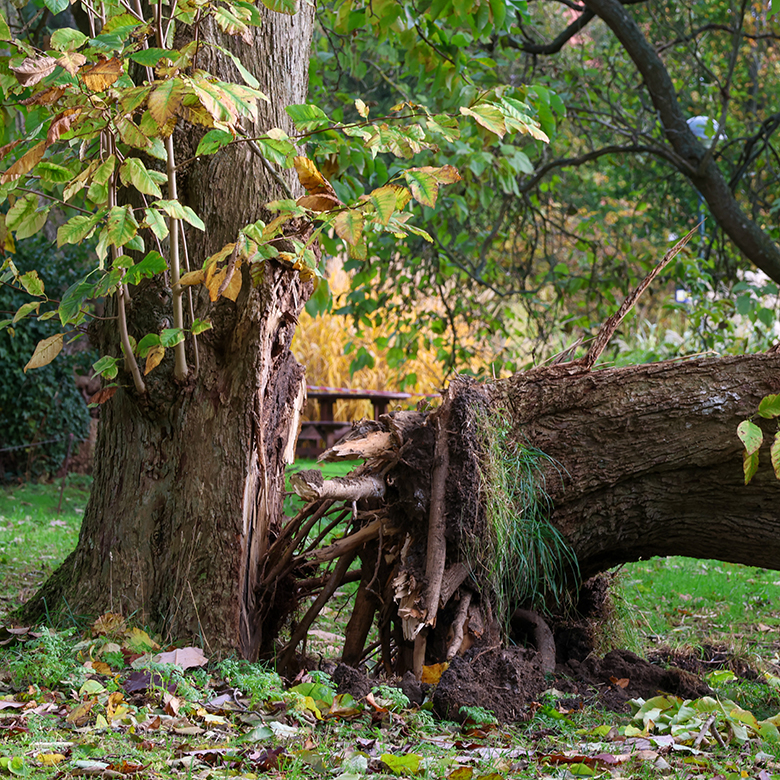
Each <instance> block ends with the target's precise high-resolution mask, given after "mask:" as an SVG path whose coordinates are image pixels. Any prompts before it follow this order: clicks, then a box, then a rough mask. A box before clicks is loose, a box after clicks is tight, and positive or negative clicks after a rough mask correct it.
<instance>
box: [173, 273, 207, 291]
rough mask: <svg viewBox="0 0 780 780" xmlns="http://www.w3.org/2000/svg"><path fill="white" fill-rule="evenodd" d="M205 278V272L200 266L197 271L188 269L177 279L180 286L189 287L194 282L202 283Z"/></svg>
mask: <svg viewBox="0 0 780 780" xmlns="http://www.w3.org/2000/svg"><path fill="white" fill-rule="evenodd" d="M205 279H206V272H205V271H204V270H203V269H202V268H201V269H200V270H199V271H189V272H188V273H186V274H184V276H182V277H181V278H180V279H179V284H180V285H181V286H182V287H191V286H192V285H194V284H203V282H204V280H205Z"/></svg>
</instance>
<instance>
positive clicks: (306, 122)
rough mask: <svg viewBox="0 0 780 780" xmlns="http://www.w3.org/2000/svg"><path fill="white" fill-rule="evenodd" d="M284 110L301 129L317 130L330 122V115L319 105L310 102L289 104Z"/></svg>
mask: <svg viewBox="0 0 780 780" xmlns="http://www.w3.org/2000/svg"><path fill="white" fill-rule="evenodd" d="M284 110H285V111H286V112H287V113H288V114H289V116H290V118H291V119H292V121H293V122H294V123H295V126H296V127H297V128H298V129H299V130H316V129H318V128H320V127H323V126H327V125H329V124H330V120H329V119H328V115H327V114H326V113H325V112H324V111H323V110H322V109H321V108H318V107H317V106H312V105H309V104H305V105H299V106H287V107H286V108H285V109H284Z"/></svg>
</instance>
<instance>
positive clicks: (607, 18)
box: [586, 0, 780, 282]
mask: <svg viewBox="0 0 780 780" xmlns="http://www.w3.org/2000/svg"><path fill="white" fill-rule="evenodd" d="M586 5H587V6H588V8H589V9H590V10H591V11H593V12H594V13H596V14H597V15H598V16H599V17H601V19H603V20H604V22H605V24H606V25H607V26H608V27H609V28H610V29H611V30H612V32H613V33H614V34H615V36H616V37H617V38H618V40H619V41H620V43H621V44H622V46H623V48H624V49H625V50H626V52H627V53H628V55H629V56H630V57H631V59H632V60H633V62H634V64H635V65H636V67H637V69H638V70H639V72H640V73H641V75H642V78H643V79H644V82H645V85H646V87H647V90H648V92H649V94H650V98H651V100H652V102H653V106H654V107H655V109H656V111H657V112H658V116H659V118H660V120H661V123H662V125H663V128H664V132H665V134H666V138H667V140H668V141H669V143H670V145H671V147H672V148H673V149H674V151H675V152H676V153H677V154H678V155H679V156H680V157H681V158H682V159H683V160H685V161H686V163H687V165H688V166H692V167H693V168H694V169H695V172H694V173H690V172H689V170H688V169H687V167H684V168H680V170H681V171H682V173H684V174H685V175H686V176H688V178H689V179H690V181H691V183H692V184H693V185H694V186H695V187H696V189H697V190H698V191H699V192H700V193H701V194H702V196H703V197H704V199H705V200H706V201H707V205H708V206H709V207H710V210H711V211H712V213H713V215H714V216H715V218H716V219H717V220H718V224H719V225H720V226H721V228H722V229H723V230H724V231H725V233H726V234H727V235H728V236H729V237H730V238H731V240H732V241H733V242H734V243H735V244H736V246H737V247H738V248H739V249H740V250H741V251H742V252H743V253H744V254H745V256H746V257H747V258H748V259H749V260H750V261H751V262H752V263H753V264H754V265H756V266H757V267H758V268H760V269H761V270H762V271H764V273H766V274H767V275H768V276H769V277H770V278H771V279H773V280H774V281H776V282H780V248H778V246H777V245H776V244H775V243H774V241H772V239H771V238H770V237H769V236H768V235H767V234H766V233H765V232H764V231H763V230H762V229H761V228H760V227H759V225H757V224H756V223H755V222H754V221H753V220H752V219H750V217H749V216H748V215H747V214H745V213H744V211H743V210H742V208H741V207H740V205H739V203H738V202H737V200H736V198H735V197H734V194H733V193H732V192H731V189H730V188H729V185H728V182H727V181H726V180H725V178H724V177H723V174H722V173H721V171H720V168H719V167H718V165H717V163H716V162H715V160H714V159H712V157H709V158H708V159H705V158H706V157H707V154H706V150H705V148H704V147H703V146H702V144H701V143H699V141H698V140H697V139H696V137H695V136H694V135H693V133H692V132H691V130H690V128H689V127H688V124H687V122H686V118H685V116H684V114H683V112H682V109H681V107H680V104H679V103H678V101H677V92H676V90H675V88H674V84H673V83H672V79H671V77H670V76H669V72H668V71H667V69H666V67H665V65H664V63H663V62H662V61H661V58H660V57H659V56H658V54H657V53H656V51H655V49H654V48H653V46H652V45H651V44H650V42H649V41H648V40H647V38H646V37H645V35H644V33H643V32H642V30H641V29H640V27H639V25H638V24H637V23H636V21H634V19H633V18H632V17H631V16H630V15H629V14H628V12H627V11H626V10H625V8H624V7H623V5H622V4H621V3H620V2H618V0H586ZM702 162H703V163H704V164H703V165H702V169H701V170H700V169H699V165H700V163H702Z"/></svg>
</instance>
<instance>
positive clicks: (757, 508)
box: [492, 354, 780, 578]
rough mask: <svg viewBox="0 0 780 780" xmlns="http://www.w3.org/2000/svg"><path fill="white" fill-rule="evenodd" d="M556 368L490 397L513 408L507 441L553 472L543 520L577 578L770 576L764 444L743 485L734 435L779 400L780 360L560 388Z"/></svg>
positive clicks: (771, 488) (586, 380) (677, 367)
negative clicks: (570, 557)
mask: <svg viewBox="0 0 780 780" xmlns="http://www.w3.org/2000/svg"><path fill="white" fill-rule="evenodd" d="M556 368H557V367H555V366H553V367H551V368H550V369H547V370H541V371H531V372H528V373H526V374H518V375H516V376H515V377H513V378H512V379H510V380H507V381H506V382H503V383H500V384H499V385H497V386H496V387H494V388H493V389H492V393H493V397H494V398H495V399H501V402H502V403H506V404H507V406H508V408H509V409H510V410H511V415H512V425H513V427H514V430H515V431H516V435H517V436H518V437H522V438H523V439H525V440H526V441H527V442H529V443H530V444H532V445H533V446H535V447H537V448H539V449H540V450H541V451H543V452H544V453H545V454H546V455H548V456H549V457H550V458H552V459H553V461H554V462H555V465H548V466H547V467H546V469H545V471H546V480H545V486H546V490H547V493H548V495H549V496H550V499H551V501H552V502H553V511H552V515H551V520H552V522H553V524H554V525H555V526H556V527H557V528H558V529H559V530H560V531H561V533H562V534H563V535H564V537H565V538H566V540H567V541H568V542H569V544H570V545H571V547H572V548H573V550H574V552H575V554H576V556H577V561H578V563H579V568H580V574H581V575H582V576H583V577H584V578H587V577H588V576H590V575H592V574H595V573H597V572H600V571H604V570H605V569H607V568H609V567H612V566H615V565H617V564H620V563H624V562H629V561H635V560H639V559H641V558H648V557H651V556H656V555H685V556H689V557H694V558H716V559H719V560H724V561H731V562H733V563H744V564H750V565H752V566H763V567H766V568H780V503H779V501H780V482H778V480H777V479H776V478H775V476H774V473H773V471H772V467H771V464H770V458H769V442H768V441H766V444H765V447H764V448H763V450H762V453H761V465H760V467H759V470H758V473H757V474H756V476H755V478H754V479H753V481H752V482H751V483H750V484H749V485H745V484H744V478H743V472H742V450H743V448H742V445H741V443H740V441H739V439H738V438H737V435H736V429H737V425H738V424H739V423H740V421H741V420H743V419H745V418H746V417H749V416H751V415H753V414H755V412H756V409H757V408H758V403H759V401H760V400H761V398H762V397H763V396H765V395H767V394H769V393H777V392H778V391H780V357H779V356H778V355H776V354H766V355H749V356H743V357H728V358H717V359H714V358H711V359H699V360H690V361H680V362H667V363H655V364H650V365H643V366H632V367H628V368H619V369H606V370H602V371H594V372H588V373H584V374H579V375H575V376H561V377H559V378H558V377H556V375H555V372H554V369H556ZM561 368H565V366H563V367H561ZM763 422H764V423H765V425H764V427H765V430H766V431H770V430H772V429H774V428H775V427H776V425H775V423H774V422H771V423H770V422H769V421H763Z"/></svg>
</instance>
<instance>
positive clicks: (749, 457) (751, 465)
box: [742, 451, 758, 485]
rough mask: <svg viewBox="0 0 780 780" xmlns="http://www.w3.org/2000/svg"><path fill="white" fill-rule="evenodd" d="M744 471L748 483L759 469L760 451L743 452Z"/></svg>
mask: <svg viewBox="0 0 780 780" xmlns="http://www.w3.org/2000/svg"><path fill="white" fill-rule="evenodd" d="M742 471H743V472H744V474H745V484H746V485H747V484H748V483H749V482H750V480H751V479H753V477H754V476H755V473H756V472H757V471H758V451H756V452H754V453H752V454H748V453H747V452H743V453H742Z"/></svg>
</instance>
